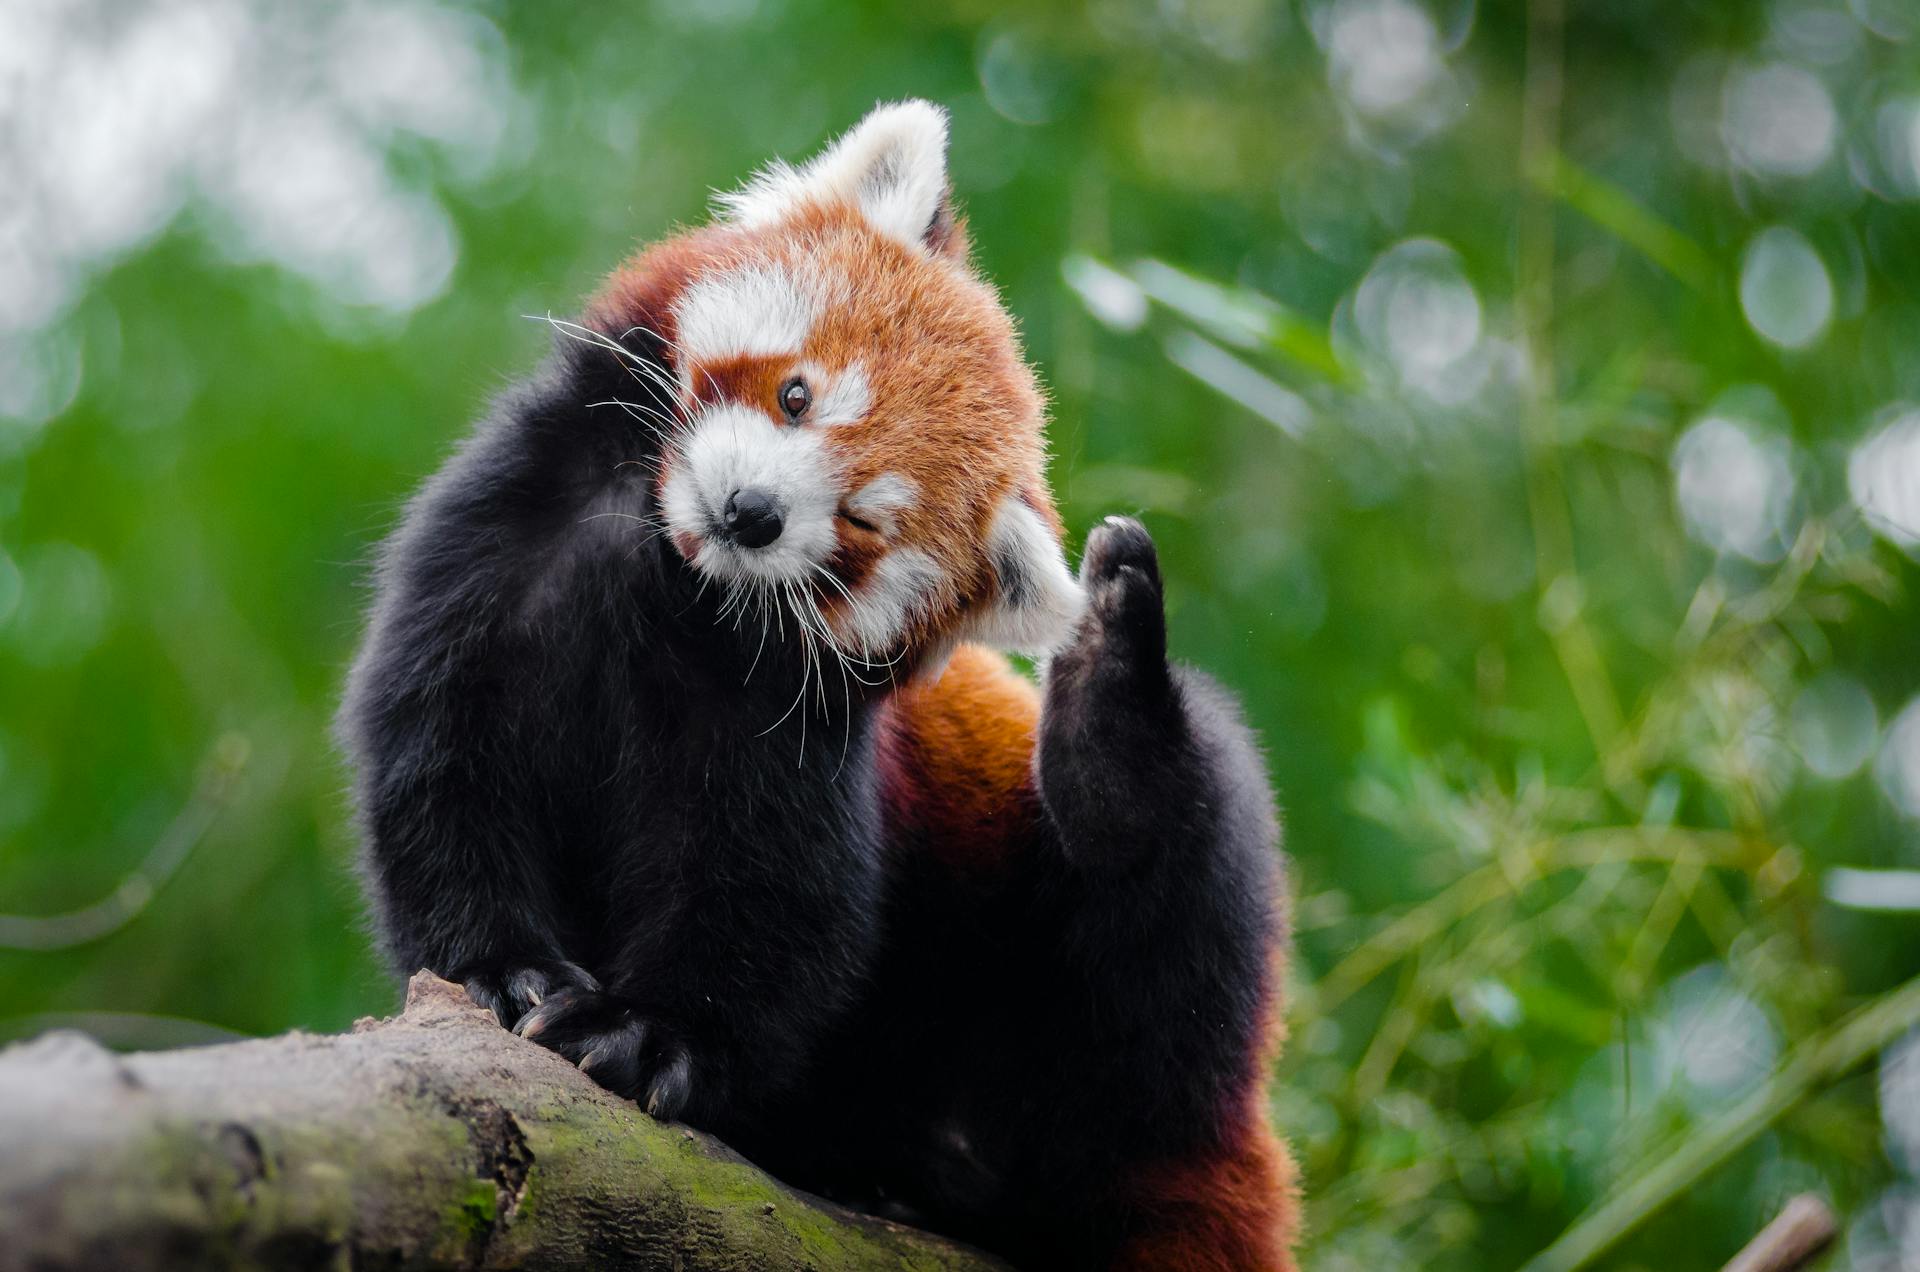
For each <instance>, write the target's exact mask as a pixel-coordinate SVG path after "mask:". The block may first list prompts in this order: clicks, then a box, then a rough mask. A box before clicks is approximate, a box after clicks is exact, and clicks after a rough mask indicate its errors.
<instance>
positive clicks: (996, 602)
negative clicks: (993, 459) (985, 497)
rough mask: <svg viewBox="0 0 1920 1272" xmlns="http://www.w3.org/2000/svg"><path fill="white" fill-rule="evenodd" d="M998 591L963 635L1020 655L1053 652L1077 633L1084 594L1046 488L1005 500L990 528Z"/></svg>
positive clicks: (989, 556) (990, 552) (989, 554)
mask: <svg viewBox="0 0 1920 1272" xmlns="http://www.w3.org/2000/svg"><path fill="white" fill-rule="evenodd" d="M987 559H988V561H989V562H990V563H991V564H992V567H993V574H994V585H995V587H994V594H993V596H992V598H991V599H990V600H989V601H988V602H987V603H986V604H985V605H983V606H982V607H981V608H980V609H979V610H978V611H976V612H975V613H974V615H973V617H972V620H971V621H970V622H969V623H968V625H967V627H966V629H965V630H964V631H963V632H962V633H961V638H962V639H963V640H972V641H978V642H979V643H981V644H983V645H991V646H993V647H994V648H996V649H1003V650H1007V651H1008V652H1010V653H1016V654H1032V655H1035V656H1040V655H1044V654H1050V653H1052V652H1053V651H1054V650H1055V649H1058V648H1059V647H1060V646H1061V645H1062V644H1064V643H1065V641H1066V639H1067V637H1068V636H1070V635H1072V634H1073V628H1074V624H1076V623H1077V622H1079V621H1080V611H1081V609H1082V608H1083V607H1084V606H1085V603H1086V602H1085V596H1084V595H1083V593H1082V592H1081V590H1080V584H1079V582H1078V581H1077V580H1076V579H1075V578H1074V577H1073V572H1072V571H1071V570H1069V569H1067V560H1066V554H1065V553H1064V552H1062V551H1061V548H1060V525H1059V517H1058V515H1057V514H1056V513H1054V511H1053V506H1052V503H1051V501H1050V500H1048V499H1047V498H1046V495H1045V492H1044V491H1042V492H1040V493H1038V494H1037V495H1036V494H1029V493H1025V492H1015V493H1013V494H1010V495H1008V496H1006V497H1005V498H1004V499H1002V500H1001V501H1000V505H999V507H998V508H996V509H995V510H994V515H993V520H992V522H991V523H990V524H989V525H988V527H987Z"/></svg>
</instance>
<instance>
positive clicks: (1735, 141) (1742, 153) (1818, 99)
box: [1721, 62, 1839, 176]
mask: <svg viewBox="0 0 1920 1272" xmlns="http://www.w3.org/2000/svg"><path fill="white" fill-rule="evenodd" d="M1721 127H1722V129H1723V130H1724V133H1725V136H1726V142H1727V148H1728V150H1730V151H1731V152H1732V154H1733V157H1734V159H1735V160H1736V161H1737V162H1739V163H1740V164H1741V166H1743V167H1745V168H1747V169H1748V170H1750V171H1753V172H1757V173H1760V174H1762V175H1765V176H1806V175H1807V174H1808V173H1811V172H1813V171H1815V170H1816V169H1818V168H1819V167H1820V165H1821V164H1823V163H1825V162H1826V161H1827V156H1828V155H1829V154H1831V153H1832V152H1833V141H1834V135H1835V133H1836V132H1837V131H1838V127H1839V120H1838V117H1837V116H1836V114H1835V113H1834V108H1833V98H1832V97H1831V96H1829V95H1828V93H1827V89H1826V85H1824V84H1822V83H1821V82H1820V80H1819V77H1817V76H1816V75H1814V74H1813V73H1812V72H1811V71H1807V70H1804V69H1802V68H1801V67H1798V66H1794V65H1792V64H1791V63H1787V62H1774V63H1771V64H1769V65H1766V66H1753V67H1742V68H1740V69H1738V70H1736V71H1734V72H1733V74H1732V75H1730V76H1729V77H1728V79H1727V86H1726V104H1725V111H1724V115H1723V117H1722V122H1721Z"/></svg>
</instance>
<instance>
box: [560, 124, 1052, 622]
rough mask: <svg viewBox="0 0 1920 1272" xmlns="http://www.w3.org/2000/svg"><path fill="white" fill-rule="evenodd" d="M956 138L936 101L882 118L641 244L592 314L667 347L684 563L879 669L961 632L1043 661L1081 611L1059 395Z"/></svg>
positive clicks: (666, 478) (610, 331)
mask: <svg viewBox="0 0 1920 1272" xmlns="http://www.w3.org/2000/svg"><path fill="white" fill-rule="evenodd" d="M946 143H947V126H946V115H945V113H944V112H943V111H941V110H940V109H939V108H938V107H935V106H932V105H930V104H928V103H926V102H919V101H908V102H900V103H897V104H894V105H888V106H882V107H880V108H878V109H876V110H875V111H873V113H872V114H870V115H868V116H867V118H866V119H865V120H863V121H862V122H861V123H860V124H859V125H858V126H857V127H856V128H854V129H853V131H851V132H849V133H848V134H847V135H846V136H844V137H842V138H841V139H840V140H839V141H838V142H836V143H835V144H833V145H832V146H830V147H829V148H828V149H827V150H826V151H825V152H823V153H822V154H820V155H818V156H816V157H815V158H814V159H812V160H811V161H810V162H808V163H806V164H805V165H803V166H801V167H798V168H795V167H790V166H788V165H786V164H784V163H775V164H773V165H772V166H771V167H769V168H767V169H766V170H764V171H763V172H761V173H760V174H759V175H758V176H756V177H755V178H754V179H753V180H752V181H751V182H749V183H748V184H747V185H746V186H745V187H744V188H743V189H741V190H739V191H737V192H735V193H732V194H728V195H724V196H722V199H721V213H720V215H719V217H718V218H717V219H716V220H715V221H714V223H713V224H711V225H709V226H706V227H703V228H701V229H697V230H694V231H691V232H689V233H686V234H683V235H681V236H679V237H677V238H674V239H670V240H668V241H666V242H664V243H661V244H659V245H657V246H655V247H652V248H649V249H647V250H645V251H643V252H641V253H640V254H639V255H638V256H637V257H635V258H634V259H633V260H632V261H631V262H629V263H628V264H627V265H626V266H625V267H623V268H622V269H621V270H620V271H619V272H618V273H616V274H615V275H614V276H613V278H612V279H611V280H610V282H609V283H608V285H607V287H606V288H605V289H604V290H603V291H602V292H601V294H600V295H599V297H598V298H597V299H596V301H595V302H594V305H593V308H592V310H591V311H590V315H589V320H590V321H591V322H592V323H593V325H594V326H595V327H597V328H598V329H599V331H600V332H601V333H602V334H604V335H609V336H612V337H614V338H616V339H617V338H619V337H620V336H621V335H622V334H623V332H631V331H632V330H634V329H635V328H640V329H643V330H645V331H646V332H648V333H649V334H650V335H652V336H653V337H655V339H656V340H657V342H658V346H659V348H660V349H661V350H662V351H663V352H662V357H663V358H664V360H665V362H666V364H667V366H668V373H669V375H670V377H671V380H672V385H671V395H672V398H673V400H674V403H675V409H674V412H673V419H672V421H671V423H670V425H669V426H668V428H667V429H666V433H667V435H666V437H665V438H664V439H663V445H662V451H661V457H660V461H661V462H660V469H659V482H658V487H657V491H656V494H657V498H658V505H659V512H660V515H661V518H662V520H663V521H664V523H665V527H666V530H667V532H668V537H669V539H670V541H671V542H672V544H673V547H674V549H675V550H676V551H678V553H679V554H680V556H681V557H683V558H684V559H685V560H686V562H687V563H688V564H689V565H690V566H691V567H692V569H693V570H695V571H696V572H698V573H700V574H702V575H704V576H706V577H707V578H709V579H711V580H713V581H715V582H716V583H718V584H719V585H721V587H722V589H723V590H725V591H726V592H728V593H729V594H730V595H733V596H737V597H738V598H739V600H740V604H741V605H743V606H745V607H747V608H749V609H752V608H753V607H754V605H755V603H756V602H765V603H766V604H768V605H772V606H782V607H798V608H799V609H800V610H801V612H802V613H803V614H805V615H806V616H808V617H810V618H813V619H815V620H817V623H818V625H820V626H823V627H824V632H822V633H820V634H823V635H827V636H830V638H831V640H832V643H833V644H834V646H835V647H836V648H837V649H838V650H839V651H840V652H841V653H842V654H844V655H848V656H853V657H861V658H866V659H870V660H881V659H892V658H897V657H901V656H903V655H912V656H919V655H925V654H930V653H931V654H936V655H937V653H938V651H939V650H941V649H943V648H945V647H947V646H949V645H950V644H951V643H952V642H954V641H957V640H976V641H980V642H983V643H986V644H991V645H996V646H999V647H1002V648H1006V649H1011V650H1016V651H1022V652H1031V653H1040V652H1044V651H1046V650H1047V649H1049V648H1051V647H1053V646H1054V645H1056V644H1057V643H1058V642H1059V641H1060V639H1061V638H1062V637H1063V636H1064V635H1065V634H1066V632H1067V631H1068V629H1069V628H1070V626H1071V624H1072V623H1073V621H1074V618H1075V616H1076V615H1077V613H1078V611H1079V606H1080V594H1079V589H1078V587H1077V585H1076V584H1075V582H1074V580H1073V577H1072V576H1071V574H1069V572H1068V570H1067V567H1066V564H1065V561H1064V559H1063V557H1062V553H1061V549H1060V519H1059V516H1058V514H1057V513H1056V512H1055V510H1054V506H1053V501H1052V498H1051V496H1050V495H1049V493H1048V490H1047V485H1046V479H1045V471H1044V469H1045V444H1044V438H1043V427H1044V424H1045V406H1044V402H1043V400H1042V398H1041V394H1040V391H1039V389H1038V387H1037V385H1036V384H1035V382H1034V378H1033V373H1032V371H1031V370H1030V369H1029V368H1028V367H1027V364H1026V362H1025V360H1024V359H1023V357H1022V356H1021V351H1020V346H1019V341H1018V338H1017V337H1016V335H1015V332H1014V328H1013V324H1012V322H1011V321H1010V320H1009V318H1008V316H1007V314H1006V312H1005V310H1004V309H1002V307H1001V305H1000V301H999V298H998V296H997V295H995V293H994V291H993V289H992V288H991V287H989V286H988V285H987V284H986V283H985V282H983V281H982V280H981V279H980V277H979V276H978V275H977V274H976V273H975V272H974V270H973V268H972V266H971V264H970V262H969V260H968V249H967V242H966V233H965V229H964V227H963V226H962V225H961V224H960V223H959V222H958V221H957V219H956V218H955V216H954V213H953V209H952V207H951V205H950V203H949V201H948V185H947V171H946Z"/></svg>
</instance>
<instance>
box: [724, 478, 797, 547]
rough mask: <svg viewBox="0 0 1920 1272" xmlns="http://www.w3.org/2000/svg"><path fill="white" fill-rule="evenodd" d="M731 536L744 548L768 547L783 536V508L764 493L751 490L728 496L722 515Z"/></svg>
mask: <svg viewBox="0 0 1920 1272" xmlns="http://www.w3.org/2000/svg"><path fill="white" fill-rule="evenodd" d="M721 520H722V521H723V523H724V524H725V525H726V528H727V534H728V535H729V536H730V537H731V538H732V539H733V541H734V542H735V543H737V544H739V545H740V546H741V547H743V548H764V547H766V546H767V545H768V544H769V543H772V542H773V541H774V540H775V539H778V538H779V537H780V527H781V525H782V524H783V523H782V521H781V519H780V505H779V504H777V503H775V502H774V501H773V496H772V495H769V494H768V493H767V492H766V491H764V490H755V489H753V488H752V487H750V486H749V487H748V488H746V489H745V490H736V491H734V492H733V493H732V494H730V495H728V496H727V506H726V508H725V510H724V511H723V512H722V513H721Z"/></svg>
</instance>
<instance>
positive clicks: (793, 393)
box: [780, 380, 813, 420]
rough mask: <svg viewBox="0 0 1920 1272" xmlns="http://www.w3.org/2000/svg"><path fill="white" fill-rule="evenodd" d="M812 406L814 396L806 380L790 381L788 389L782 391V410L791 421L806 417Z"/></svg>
mask: <svg viewBox="0 0 1920 1272" xmlns="http://www.w3.org/2000/svg"><path fill="white" fill-rule="evenodd" d="M811 405H813V394H812V393H811V392H809V391H808V389H807V382H806V381H805V380H788V381H787V387H786V388H784V389H781V390H780V409H781V410H783V411H785V412H786V413H787V418H788V419H790V420H797V419H799V418H800V417H801V416H802V415H805V414H806V413H807V408H808V407H809V406H811Z"/></svg>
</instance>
